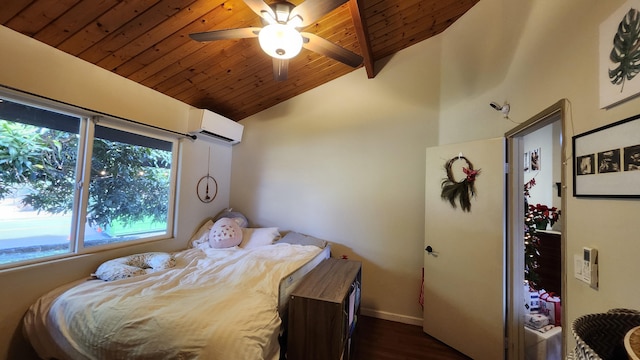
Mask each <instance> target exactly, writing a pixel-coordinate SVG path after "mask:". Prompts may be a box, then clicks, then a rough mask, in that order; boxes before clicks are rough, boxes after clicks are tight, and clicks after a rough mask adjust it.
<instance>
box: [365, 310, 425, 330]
mask: <svg viewBox="0 0 640 360" xmlns="http://www.w3.org/2000/svg"><path fill="white" fill-rule="evenodd" d="M360 313H361V314H362V315H364V316H371V317H374V318H378V319H382V320H390V321H395V322H399V323H403V324H409V325H418V326H422V318H418V317H414V316H406V315H400V314H394V313H390V312H386V311H380V310H374V309H367V308H361V309H360Z"/></svg>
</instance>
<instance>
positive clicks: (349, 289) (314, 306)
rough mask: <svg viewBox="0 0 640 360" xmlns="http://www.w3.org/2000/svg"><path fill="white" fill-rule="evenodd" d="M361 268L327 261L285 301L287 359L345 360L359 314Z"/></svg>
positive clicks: (340, 262)
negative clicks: (287, 327) (287, 301)
mask: <svg viewBox="0 0 640 360" xmlns="http://www.w3.org/2000/svg"><path fill="white" fill-rule="evenodd" d="M361 279H362V265H361V263H360V262H358V261H351V260H342V259H334V258H329V259H327V260H325V261H323V262H322V263H320V265H318V266H317V267H316V268H315V269H313V270H312V271H310V272H309V274H307V276H306V277H305V278H304V279H303V280H302V282H301V283H300V285H298V287H297V288H296V290H294V291H293V293H292V294H291V298H290V300H289V329H288V341H287V347H288V349H287V359H288V360H341V359H344V360H348V359H350V358H351V353H352V351H351V337H352V335H353V332H354V330H355V328H356V324H357V322H358V317H359V315H360V292H361V286H360V284H361Z"/></svg>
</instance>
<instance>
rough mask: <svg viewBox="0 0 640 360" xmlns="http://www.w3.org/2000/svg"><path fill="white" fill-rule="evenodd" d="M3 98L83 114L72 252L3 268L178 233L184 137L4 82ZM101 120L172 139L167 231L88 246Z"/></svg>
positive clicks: (6, 266)
mask: <svg viewBox="0 0 640 360" xmlns="http://www.w3.org/2000/svg"><path fill="white" fill-rule="evenodd" d="M1 99H7V100H8V101H12V102H17V103H21V104H24V105H27V106H30V107H34V108H39V109H43V110H47V111H54V112H58V113H61V114H64V115H69V116H73V117H78V118H80V128H79V131H78V135H79V139H80V140H81V141H79V142H78V149H77V151H78V154H77V161H76V170H75V179H74V181H75V184H76V185H75V191H74V198H73V206H72V218H71V225H72V226H71V228H70V239H72V240H70V241H69V252H67V253H63V254H55V255H48V256H43V257H37V258H32V259H25V260H20V261H15V262H11V263H6V264H0V271H2V270H6V269H13V268H21V267H24V266H32V265H38V264H43V263H48V262H51V261H56V260H60V259H66V258H73V257H79V256H84V255H87V254H91V253H96V252H101V251H105V250H112V249H118V248H125V247H131V246H136V245H140V244H144V243H150V242H156V241H161V240H167V239H171V238H173V237H175V214H176V199H177V185H178V169H179V168H180V164H179V159H180V149H181V147H180V146H179V140H180V139H179V137H178V136H177V135H176V133H174V132H172V131H169V130H164V129H160V128H157V127H154V126H152V125H145V124H142V123H139V122H137V121H132V120H128V119H124V118H120V117H116V116H112V115H108V114H104V113H100V112H96V111H91V110H88V109H85V108H81V107H77V106H73V105H70V104H66V103H62V102H59V101H56V100H53V99H48V98H43V97H39V96H37V95H33V94H27V93H23V92H21V91H18V90H14V89H9V88H6V87H3V86H0V100H1ZM98 124H99V125H100V126H102V127H107V128H112V129H116V130H120V131H125V132H129V133H132V134H137V135H142V136H146V137H150V138H154V139H158V140H162V141H166V142H169V143H171V169H170V174H169V194H168V201H169V203H168V204H167V226H166V230H165V233H164V234H160V235H155V236H148V237H143V238H139V239H133V240H127V241H117V242H113V243H107V244H102V245H93V246H89V247H86V246H85V244H84V242H85V226H86V216H87V207H88V206H87V205H88V199H89V183H90V181H91V176H90V173H91V161H92V155H93V143H94V134H95V131H94V130H95V126H97V125H98ZM83 220H84V221H83ZM73 239H75V241H73Z"/></svg>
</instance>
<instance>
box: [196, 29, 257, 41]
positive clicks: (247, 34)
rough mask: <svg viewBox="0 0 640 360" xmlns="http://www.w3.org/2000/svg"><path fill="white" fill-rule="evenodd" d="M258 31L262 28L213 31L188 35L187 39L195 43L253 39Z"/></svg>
mask: <svg viewBox="0 0 640 360" xmlns="http://www.w3.org/2000/svg"><path fill="white" fill-rule="evenodd" d="M260 30H262V28H259V27H248V28H239V29H226V30H214V31H205V32H200V33H194V34H189V37H190V38H192V39H193V40H196V41H213V40H225V39H240V38H253V37H258V33H259V32H260Z"/></svg>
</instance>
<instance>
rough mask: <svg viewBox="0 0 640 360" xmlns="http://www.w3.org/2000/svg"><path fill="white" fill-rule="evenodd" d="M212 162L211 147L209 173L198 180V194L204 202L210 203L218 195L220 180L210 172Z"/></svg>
mask: <svg viewBox="0 0 640 360" xmlns="http://www.w3.org/2000/svg"><path fill="white" fill-rule="evenodd" d="M210 163H211V148H209V159H208V160H207V175H205V176H203V177H201V178H200V180H198V184H197V185H196V194H197V195H198V199H200V201H202V202H203V203H210V202H212V201H213V199H215V198H216V196H217V195H218V182H217V181H216V179H214V178H213V176H211V175H210V174H209V164H210Z"/></svg>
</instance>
